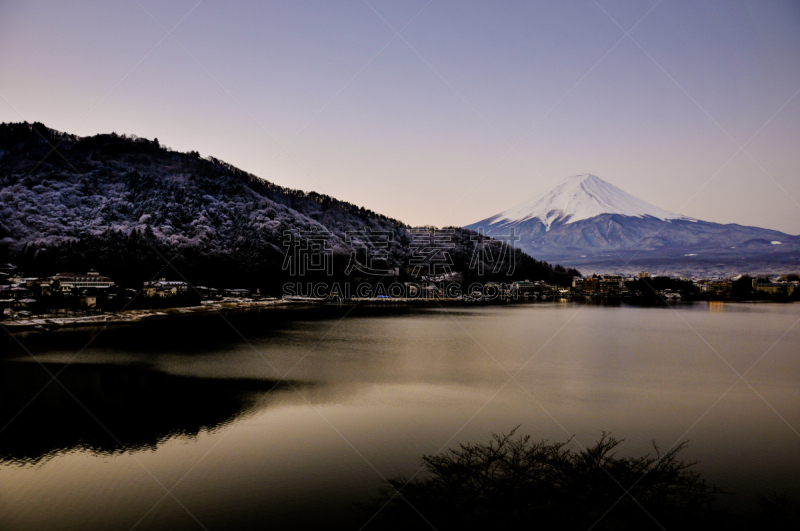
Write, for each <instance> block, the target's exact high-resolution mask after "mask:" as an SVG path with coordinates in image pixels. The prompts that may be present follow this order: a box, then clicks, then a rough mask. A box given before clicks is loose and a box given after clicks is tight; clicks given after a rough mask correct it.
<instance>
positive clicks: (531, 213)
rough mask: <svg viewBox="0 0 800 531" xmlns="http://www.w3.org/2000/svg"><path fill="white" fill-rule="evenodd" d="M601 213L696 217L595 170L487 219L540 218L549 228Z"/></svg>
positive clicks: (515, 220) (509, 221) (495, 221)
mask: <svg viewBox="0 0 800 531" xmlns="http://www.w3.org/2000/svg"><path fill="white" fill-rule="evenodd" d="M601 214H621V215H624V216H633V217H648V216H649V217H653V218H658V219H661V220H671V219H683V220H688V221H694V220H693V219H692V218H689V217H687V216H682V215H680V214H675V213H673V212H670V211H668V210H664V209H663V208H659V207H657V206H655V205H651V204H650V203H647V202H645V201H642V200H641V199H638V198H636V197H634V196H632V195H631V194H629V193H627V192H625V191H623V190H620V189H619V188H617V187H616V186H614V185H613V184H609V183H607V182H606V181H604V180H603V179H601V178H599V177H597V176H595V175H591V174H586V175H574V176H572V177H567V178H566V179H564V180H562V181H561V182H560V183H559V184H558V185H557V186H556V187H555V188H553V189H552V190H550V191H549V192H548V193H546V194H544V195H541V196H539V197H537V198H535V199H532V200H530V201H526V202H524V203H521V204H519V205H517V206H515V207H512V208H510V209H508V210H506V211H505V212H501V213H500V214H497V215H496V216H494V217H492V218H489V219H488V220H487V221H488V222H490V223H492V224H502V225H508V224H516V223H519V222H522V221H529V220H533V219H536V218H538V219H539V220H540V221H541V222H542V223H543V224H544V225H545V227H546V228H547V230H548V231H549V230H550V227H551V226H552V225H553V224H554V223H559V222H560V223H559V224H570V223H575V222H576V221H581V220H584V219H590V218H593V217H595V216H599V215H601Z"/></svg>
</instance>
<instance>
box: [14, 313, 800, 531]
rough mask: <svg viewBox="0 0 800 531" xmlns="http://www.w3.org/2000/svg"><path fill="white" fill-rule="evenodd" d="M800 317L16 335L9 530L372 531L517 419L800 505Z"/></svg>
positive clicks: (388, 316) (589, 316)
mask: <svg viewBox="0 0 800 531" xmlns="http://www.w3.org/2000/svg"><path fill="white" fill-rule="evenodd" d="M798 321H800V305H798V304H787V305H781V304H744V303H735V304H734V303H730V304H729V303H684V304H676V305H672V306H669V307H665V306H661V307H637V306H630V305H624V304H623V305H614V304H606V305H602V304H597V305H596V304H578V303H566V302H550V303H534V304H511V305H507V306H505V305H496V306H477V305H476V306H450V307H446V308H430V307H429V308H409V307H405V308H384V307H372V308H361V307H355V308H352V307H344V308H336V307H320V308H294V307H293V308H275V309H267V310H262V311H252V312H245V313H234V312H231V313H228V314H227V315H223V316H218V315H209V316H202V317H192V318H185V319H180V318H174V319H167V320H161V321H152V322H148V323H139V324H136V325H132V326H127V327H118V328H109V329H106V330H101V329H99V328H85V329H72V330H61V331H53V332H49V333H28V334H19V335H18V336H17V338H18V339H19V341H20V342H21V344H22V345H24V349H23V347H20V346H19V345H18V344H16V343H15V342H14V341H13V340H11V339H10V338H8V337H5V338H4V339H3V343H2V349H3V350H2V356H0V386H1V387H0V429H2V431H0V529H3V530H39V529H58V530H72V529H75V530H78V529H81V530H84V529H123V530H130V529H141V530H146V529H203V528H206V529H209V530H211V529H264V528H267V527H268V528H270V529H290V528H291V529H303V528H309V527H319V526H323V525H324V526H327V527H337V526H340V525H341V526H349V527H352V528H353V529H359V528H360V527H362V526H363V525H364V524H365V523H367V521H368V520H369V518H370V516H371V514H370V513H369V512H367V511H365V510H364V509H363V508H361V507H359V506H357V505H356V504H357V503H365V502H369V501H370V500H371V499H373V498H374V497H375V495H376V493H377V490H378V488H379V487H380V486H381V485H382V483H383V480H384V478H386V477H392V476H396V475H398V474H404V475H406V476H410V475H413V474H414V473H416V472H417V471H418V470H419V465H420V457H421V456H422V454H431V453H436V452H440V451H442V450H444V449H447V448H450V447H454V446H456V445H457V444H458V443H464V442H488V440H489V438H490V437H491V434H492V433H500V432H508V431H510V430H512V429H513V428H514V427H515V426H520V427H519V433H526V434H531V435H532V436H533V437H534V438H535V439H548V440H550V441H563V440H566V439H568V438H569V437H571V436H574V439H573V441H572V442H571V443H570V444H571V445H575V446H576V447H582V446H586V445H589V444H591V443H593V442H594V441H595V440H597V439H598V438H599V437H600V436H601V434H602V432H603V431H607V432H611V433H612V434H613V435H614V436H615V437H617V438H622V439H625V441H624V443H623V444H622V445H621V446H620V448H619V452H620V454H621V455H642V454H644V453H647V452H652V442H651V441H653V440H655V441H656V442H657V443H658V445H659V447H660V448H661V449H662V450H663V449H668V448H670V447H672V446H673V445H675V444H677V443H679V442H681V441H684V440H689V447H688V449H686V450H685V451H684V452H683V453H682V454H681V456H682V457H683V458H685V459H692V460H698V461H699V464H698V465H697V467H696V469H697V470H698V471H699V472H701V473H702V474H703V475H704V476H705V477H706V478H707V479H708V480H709V481H711V482H713V483H716V484H717V485H719V486H720V487H722V488H723V489H724V490H725V491H727V492H728V494H725V495H723V496H721V498H720V501H721V503H722V504H723V505H728V506H730V507H732V508H734V509H735V510H742V511H748V510H751V509H752V508H753V507H755V506H756V494H757V493H763V494H769V493H771V492H773V491H776V492H783V493H787V494H789V495H790V496H793V497H794V498H795V499H800V481H798V480H800V433H798V428H800V407H798V404H800V381H799V379H800V349H798V345H800V325H798ZM87 343H88V345H87ZM67 363H68V364H69V365H65V364H67ZM51 375H57V378H58V382H51ZM741 375H744V378H743V379H740V376H741ZM59 382H60V383H59ZM367 528H368V527H367Z"/></svg>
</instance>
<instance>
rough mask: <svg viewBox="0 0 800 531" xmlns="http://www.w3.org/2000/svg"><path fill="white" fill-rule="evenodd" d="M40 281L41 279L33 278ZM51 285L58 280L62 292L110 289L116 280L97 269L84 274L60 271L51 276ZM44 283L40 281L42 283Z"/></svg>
mask: <svg viewBox="0 0 800 531" xmlns="http://www.w3.org/2000/svg"><path fill="white" fill-rule="evenodd" d="M33 280H34V281H38V280H39V279H33ZM47 280H49V285H50V286H52V285H53V284H54V283H55V282H56V281H57V282H58V286H59V289H60V290H61V291H62V292H67V293H68V292H71V291H73V290H79V289H87V288H95V289H109V288H112V287H114V281H113V280H111V279H110V278H108V277H104V276H102V275H101V274H100V273H98V272H97V271H93V270H92V271H89V272H87V273H85V274H83V275H77V274H75V273H58V274H57V275H55V276H52V277H49V278H48V279H47ZM42 284H43V283H41V282H40V283H39V285H42Z"/></svg>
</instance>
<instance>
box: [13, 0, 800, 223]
mask: <svg viewBox="0 0 800 531" xmlns="http://www.w3.org/2000/svg"><path fill="white" fill-rule="evenodd" d="M798 22H800V6H798V5H797V4H794V3H789V2H771V3H760V4H757V5H752V4H747V3H744V2H737V3H715V4H713V5H712V4H706V5H703V6H696V5H693V4H690V3H683V2H666V1H663V2H656V1H652V2H647V3H645V4H636V3H627V2H626V3H622V4H619V3H615V4H613V5H612V4H610V3H606V2H593V1H588V2H585V3H582V4H571V5H531V4H522V3H520V4H516V3H515V4H506V5H501V6H497V5H492V6H489V5H486V4H481V3H466V4H464V3H454V2H445V1H441V2H427V3H426V2H425V1H421V2H412V3H403V4H390V3H385V2H373V1H370V2H365V1H358V2H350V3H337V4H335V5H332V4H325V3H319V4H311V3H308V4H290V5H284V4H277V3H276V4H260V3H256V2H241V3H237V4H235V5H233V6H231V5H222V4H215V3H213V2H210V1H200V2H197V0H195V1H192V2H175V3H170V4H169V5H160V4H158V3H156V2H150V1H142V2H136V1H132V2H129V3H122V4H113V5H106V4H104V3H102V2H94V1H85V2H79V3H77V4H75V5H71V6H67V5H61V4H59V3H57V2H52V1H50V0H42V1H35V2H26V3H22V2H6V3H4V4H3V5H2V6H0V30H2V31H0V46H1V47H2V48H3V50H5V51H6V53H5V54H2V55H0V68H2V70H3V72H4V73H5V75H4V76H2V78H0V122H20V121H28V122H34V121H39V122H42V123H44V124H45V125H47V126H48V127H52V128H55V129H58V130H61V131H66V132H70V133H74V134H77V135H81V136H89V135H94V134H97V133H110V132H112V131H114V132H117V133H119V134H128V135H131V134H135V135H138V136H143V137H147V138H154V137H157V138H158V139H159V141H160V142H161V143H162V144H165V145H167V146H170V147H172V148H173V149H176V150H180V151H190V150H196V151H199V152H200V154H201V155H202V156H209V155H210V156H214V157H217V158H219V159H222V160H224V161H226V162H229V163H231V164H233V165H235V166H237V167H240V168H242V169H243V170H245V171H248V172H251V173H254V174H256V175H258V176H259V177H262V178H264V179H267V180H269V181H271V182H274V183H276V184H279V185H282V186H287V187H291V188H299V189H303V190H307V191H311V190H314V191H317V192H320V193H325V194H328V195H331V196H333V197H336V198H338V199H342V200H345V201H349V202H352V203H355V204H358V205H360V206H364V207H366V208H369V209H371V210H374V211H376V212H379V213H382V214H385V215H388V216H391V217H394V218H397V219H400V220H402V221H404V222H406V223H409V224H412V225H423V224H433V225H438V226H443V225H467V224H470V223H473V222H476V221H478V220H480V219H484V218H487V217H489V216H491V215H494V214H496V213H499V212H501V211H504V210H506V209H508V208H510V207H512V206H513V205H515V204H518V203H520V202H522V201H524V200H528V199H531V198H533V197H535V196H537V195H540V194H543V193H545V192H547V191H549V190H550V189H551V188H552V187H553V186H554V185H555V184H556V183H557V182H558V181H560V180H561V179H563V178H564V177H566V176H568V175H576V174H584V173H592V174H594V175H597V176H599V177H600V178H602V179H604V180H606V181H608V182H609V183H612V184H613V185H615V186H617V187H619V188H621V189H623V190H625V191H626V192H628V193H630V194H632V195H634V196H636V197H638V198H640V199H642V200H644V201H647V202H649V203H652V204H654V205H656V206H658V207H661V208H664V209H666V210H670V211H673V212H677V213H680V214H685V215H687V216H691V217H694V218H697V219H702V220H705V221H713V222H719V223H739V224H742V225H755V226H759V227H765V228H771V229H776V230H781V231H783V232H787V233H789V234H800V202H798V201H800V179H798V178H797V169H798V167H799V165H798V163H799V162H800V154H798V152H797V149H796V146H797V138H799V137H800V135H799V134H800V120H798V119H797V118H798V112H800V95H798V92H800V55H798V54H797V50H798V49H800V32H798V31H797V27H800V26H798V24H797V23H798ZM396 31H399V32H400V34H399V36H398V35H397V33H396ZM167 32H172V33H171V34H170V35H168V34H167ZM626 32H630V33H629V34H626ZM282 148H285V150H283V149H282Z"/></svg>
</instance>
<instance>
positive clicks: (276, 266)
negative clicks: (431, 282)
mask: <svg viewBox="0 0 800 531" xmlns="http://www.w3.org/2000/svg"><path fill="white" fill-rule="evenodd" d="M364 229H369V230H371V231H373V232H376V233H383V234H386V235H387V237H388V241H389V244H388V246H387V248H386V257H387V262H388V263H389V265H390V266H392V267H401V268H403V267H406V266H407V265H408V263H409V260H410V258H411V256H412V254H413V253H414V249H413V248H412V237H411V234H410V231H411V228H410V227H409V226H407V225H405V224H404V223H402V222H400V221H398V220H395V219H391V218H388V217H386V216H383V215H380V214H376V213H375V212H372V211H370V210H367V209H364V208H362V207H358V206H356V205H353V204H350V203H347V202H344V201H339V200H337V199H334V198H332V197H329V196H326V195H322V194H318V193H315V192H309V193H307V192H303V191H300V190H292V189H288V188H284V187H281V186H277V185H275V184H272V183H270V182H267V181H265V180H263V179H260V178H258V177H255V176H253V175H251V174H248V173H246V172H243V171H241V170H239V169H237V168H235V167H233V166H231V165H230V164H227V163H224V162H221V161H219V160H217V159H214V158H212V157H209V158H206V159H204V158H201V157H200V156H199V155H198V154H197V153H196V152H190V153H179V152H175V151H172V150H170V149H168V148H165V147H164V146H162V145H161V144H160V143H159V142H158V140H157V139H155V140H148V139H144V138H138V137H135V136H131V137H128V136H125V135H117V134H115V133H111V134H102V135H95V136H92V137H84V138H82V137H77V136H74V135H68V134H64V133H60V132H58V131H54V130H52V129H48V128H46V127H45V126H44V125H42V124H39V123H35V124H28V123H15V124H2V125H0V253H2V254H3V255H4V257H5V259H7V260H10V261H14V262H18V263H19V265H21V266H23V267H24V268H25V269H26V270H29V271H31V272H34V273H47V272H52V271H50V270H52V269H75V270H85V269H87V268H99V269H102V271H103V272H104V273H105V274H108V275H112V276H119V277H121V278H120V280H121V281H123V282H131V283H135V282H137V281H141V280H142V279H149V278H150V277H151V276H152V274H154V273H155V272H157V271H158V269H159V268H160V267H161V266H163V264H164V263H165V258H166V259H169V258H172V257H173V256H175V255H178V256H177V258H176V259H175V262H173V264H174V265H175V266H176V268H178V269H180V270H181V271H185V272H186V274H188V273H189V272H191V273H192V274H194V275H196V276H198V277H199V279H202V280H203V282H205V283H211V284H213V283H215V279H218V278H219V277H220V276H221V275H227V276H228V277H233V278H235V279H237V280H238V282H240V283H242V284H247V285H250V286H254V287H255V286H259V285H261V286H266V284H272V283H273V282H272V281H277V280H278V277H280V276H281V275H280V271H281V265H282V263H283V259H284V255H285V252H286V247H285V246H284V242H285V232H286V231H293V232H295V233H298V234H301V235H302V234H307V233H315V232H317V233H325V234H326V235H327V236H326V240H327V242H328V244H329V245H330V248H331V250H332V252H333V253H334V255H335V256H344V257H345V259H344V260H340V265H341V267H342V268H344V266H345V265H346V261H347V260H346V258H347V256H348V255H349V253H350V251H351V244H350V243H349V242H348V241H347V240H348V237H347V235H348V232H351V231H359V230H364ZM474 236H476V235H475V233H473V232H471V231H467V230H464V229H460V228H453V229H452V242H453V247H452V248H451V249H449V251H448V252H449V254H450V255H451V256H452V260H453V264H452V266H453V269H454V270H456V271H464V272H467V273H468V271H467V270H469V269H470V263H471V261H472V259H473V256H474V253H475V245H478V244H481V242H479V241H478V242H476V241H475V240H474V239H473V238H474ZM500 244H501V242H490V243H489V246H490V247H494V248H495V252H494V253H493V254H494V256H499V251H498V246H499V245H500ZM515 256H516V258H517V260H516V263H515V268H516V271H515V275H517V276H519V277H524V278H532V279H544V280H549V281H554V282H555V281H557V280H559V279H560V280H562V281H564V282H566V281H567V279H568V276H569V275H568V274H567V272H566V271H565V270H563V268H553V267H551V266H550V265H549V264H546V263H544V262H538V261H535V260H533V259H531V258H530V257H528V256H527V255H524V253H521V252H519V251H517V252H516V255H515ZM489 269H490V270H491V268H489ZM154 270H155V271H154ZM151 272H152V273H151ZM501 273H502V272H501ZM494 275H495V276H497V273H494ZM265 276H270V277H272V281H269V282H267V281H266V280H265V279H264V277H265ZM503 276H506V275H503ZM198 281H199V280H198Z"/></svg>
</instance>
